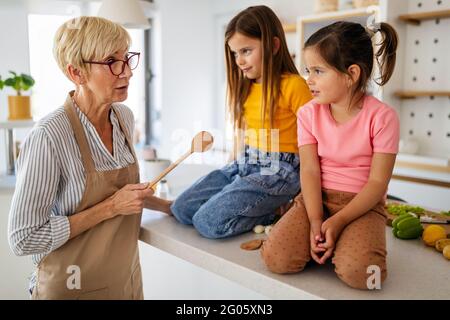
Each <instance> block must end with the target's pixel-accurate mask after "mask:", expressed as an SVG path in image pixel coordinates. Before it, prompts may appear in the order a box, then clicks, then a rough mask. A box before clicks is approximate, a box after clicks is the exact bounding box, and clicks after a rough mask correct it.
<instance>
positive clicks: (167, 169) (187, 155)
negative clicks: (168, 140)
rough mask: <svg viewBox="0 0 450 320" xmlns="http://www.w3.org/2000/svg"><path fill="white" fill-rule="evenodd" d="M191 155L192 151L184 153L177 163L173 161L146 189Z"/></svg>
mask: <svg viewBox="0 0 450 320" xmlns="http://www.w3.org/2000/svg"><path fill="white" fill-rule="evenodd" d="M191 154H192V151H189V152H186V153H185V154H184V155H182V156H181V157H180V158H179V159H178V160H177V161H175V162H174V163H172V164H171V165H170V166H168V167H167V168H166V169H165V170H164V171H163V172H161V173H160V174H159V176H157V177H156V178H155V179H153V181H152V182H150V183H149V184H148V186H147V189H150V188H152V187H153V186H154V185H155V184H157V183H158V182H159V181H160V180H161V179H162V178H164V177H165V176H166V175H167V174H168V173H169V172H170V171H172V170H173V169H175V168H176V167H177V166H178V165H179V164H180V162H182V161H183V160H184V159H186V158H187V157H189V156H190V155H191Z"/></svg>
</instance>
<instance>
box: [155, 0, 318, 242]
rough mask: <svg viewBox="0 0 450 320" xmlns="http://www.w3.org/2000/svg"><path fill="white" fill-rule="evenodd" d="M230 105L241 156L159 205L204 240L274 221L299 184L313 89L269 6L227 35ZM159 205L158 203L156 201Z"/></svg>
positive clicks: (241, 18)
mask: <svg viewBox="0 0 450 320" xmlns="http://www.w3.org/2000/svg"><path fill="white" fill-rule="evenodd" d="M225 56H226V62H227V77H228V102H229V106H230V114H231V116H232V119H233V122H234V125H235V129H236V131H237V132H238V133H240V134H238V135H237V136H239V137H242V138H243V139H242V140H244V142H245V144H244V145H243V148H237V149H240V150H241V151H242V153H241V157H239V159H237V160H235V161H233V162H232V163H230V164H228V165H227V166H225V167H224V168H222V169H220V170H215V171H212V172H211V173H209V174H208V175H206V176H205V177H203V178H201V179H200V180H198V181H197V182H195V183H194V184H193V185H192V186H191V187H189V188H188V189H187V190H186V191H185V192H184V193H183V194H181V195H180V196H179V197H178V198H177V199H176V200H175V201H174V202H173V203H171V202H167V203H165V204H162V205H161V204H159V205H158V208H156V209H159V210H161V211H164V212H166V213H168V214H173V215H174V216H175V218H176V219H177V220H178V221H180V222H181V223H183V224H193V225H194V227H195V228H196V229H197V230H198V231H199V232H200V234H202V235H203V236H205V237H208V238H224V237H229V236H233V235H237V234H240V233H243V232H246V231H249V230H251V229H252V228H253V227H254V226H255V225H258V224H263V225H267V224H270V223H272V222H273V220H274V218H275V212H276V210H277V208H279V207H280V206H282V205H284V204H286V203H287V202H289V200H291V199H292V198H293V197H294V196H295V195H296V194H297V193H298V192H299V189H300V182H299V157H298V147H297V118H296V113H297V111H298V109H299V108H300V106H302V105H304V104H305V103H307V102H308V101H309V100H311V98H312V97H311V93H310V91H309V89H308V86H307V84H306V82H305V80H304V79H303V78H301V77H300V76H299V74H298V71H297V69H296V68H295V65H294V63H293V61H292V58H291V57H290V55H289V52H288V48H287V45H286V40H285V36H284V31H283V28H282V26H281V23H280V21H279V20H278V18H277V17H276V15H275V14H274V12H273V11H272V10H271V9H269V8H268V7H266V6H255V7H249V8H247V9H246V10H244V11H242V12H240V13H239V14H238V15H237V16H236V17H234V18H233V19H232V20H231V21H230V23H229V24H228V27H227V30H226V33H225ZM156 202H159V200H158V201H156Z"/></svg>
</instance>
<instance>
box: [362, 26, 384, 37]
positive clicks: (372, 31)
mask: <svg viewBox="0 0 450 320" xmlns="http://www.w3.org/2000/svg"><path fill="white" fill-rule="evenodd" d="M380 30H381V24H380V23H373V24H370V25H368V26H367V27H366V31H367V33H368V34H369V35H370V37H371V38H372V37H373V36H374V35H375V33H377V32H378V31H380Z"/></svg>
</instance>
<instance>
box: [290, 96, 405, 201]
mask: <svg viewBox="0 0 450 320" xmlns="http://www.w3.org/2000/svg"><path fill="white" fill-rule="evenodd" d="M297 124H298V125H297V128H298V134H297V137H298V145H299V147H300V146H303V145H307V144H317V149H318V154H319V161H320V170H321V179H322V188H325V189H333V190H338V191H347V192H353V193H358V192H360V191H361V189H362V188H363V187H364V185H365V184H366V183H367V181H368V179H369V173H370V165H371V161H372V156H373V153H374V152H380V153H393V154H396V153H397V152H398V142H399V131H400V124H399V120H398V116H397V113H396V112H395V110H394V109H393V108H391V107H389V106H388V105H386V104H384V103H383V102H381V101H379V100H378V99H376V98H375V97H372V96H366V97H365V98H364V103H363V107H362V109H361V110H360V111H359V112H358V114H357V115H356V116H355V117H353V118H352V119H350V120H349V121H347V122H345V123H343V124H338V123H337V122H336V120H334V118H333V116H332V115H331V111H330V106H329V105H320V104H316V103H314V101H311V102H309V103H307V104H305V105H304V106H303V107H302V108H300V110H299V111H298V113H297ZM300 165H301V164H300Z"/></svg>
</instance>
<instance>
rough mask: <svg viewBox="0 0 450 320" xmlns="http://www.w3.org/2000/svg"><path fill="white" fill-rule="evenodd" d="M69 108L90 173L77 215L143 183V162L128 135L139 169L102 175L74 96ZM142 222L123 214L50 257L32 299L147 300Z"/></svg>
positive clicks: (132, 167)
mask: <svg viewBox="0 0 450 320" xmlns="http://www.w3.org/2000/svg"><path fill="white" fill-rule="evenodd" d="M71 94H72V93H71ZM64 109H65V112H66V113H67V116H68V118H69V121H70V124H71V126H72V129H73V132H74V135H75V138H76V141H77V143H78V146H79V148H80V152H81V158H82V161H83V165H84V169H85V172H86V187H85V190H84V194H83V197H82V199H81V201H80V203H79V205H78V207H77V209H76V210H75V212H76V213H78V212H80V211H83V210H85V209H87V208H90V207H92V206H94V205H96V204H97V203H99V202H101V201H103V200H104V199H106V198H108V197H109V196H111V195H113V194H114V193H115V192H116V191H117V190H119V189H121V188H122V187H123V186H125V185H126V184H134V183H139V167H138V161H137V159H136V155H135V153H134V149H133V145H132V143H131V141H130V138H129V137H128V136H127V135H126V134H125V137H126V141H127V143H128V146H129V148H130V150H131V152H132V153H133V157H134V160H135V162H134V164H132V165H130V166H128V167H125V168H122V169H116V170H111V171H104V172H97V171H96V170H95V165H94V161H93V160H92V155H91V152H90V149H89V145H88V142H87V139H86V135H85V132H84V129H83V127H82V125H81V122H80V119H79V117H78V116H77V114H76V111H75V106H74V105H73V102H72V99H71V97H70V94H69V97H68V98H67V100H66V103H65V104H64ZM116 116H117V118H118V120H119V124H120V128H121V129H122V132H124V133H125V130H124V126H123V123H122V119H121V118H120V116H119V114H118V113H116ZM140 223H141V214H134V215H129V216H123V215H119V216H116V217H115V218H112V219H109V220H105V221H103V222H101V223H99V224H98V225H96V226H94V227H93V228H91V229H89V230H87V231H85V232H84V233H82V234H80V235H78V236H77V237H75V238H73V239H71V240H69V241H68V242H66V243H65V244H64V245H63V246H61V247H60V248H58V249H56V250H55V251H53V252H51V253H49V254H48V255H47V256H45V257H44V258H43V259H42V261H41V262H40V263H39V265H38V271H37V283H36V286H35V288H34V290H33V294H32V299H143V291H142V277H141V268H140V264H139V251H138V236H139V229H140ZM78 268H79V269H78ZM78 270H79V276H80V278H79V279H80V282H79V283H80V284H81V288H80V289H77V288H76V284H77V282H76V280H75V279H77V278H75V277H76V276H77V271H78ZM74 287H75V288H74ZM69 288H70V289H69Z"/></svg>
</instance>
